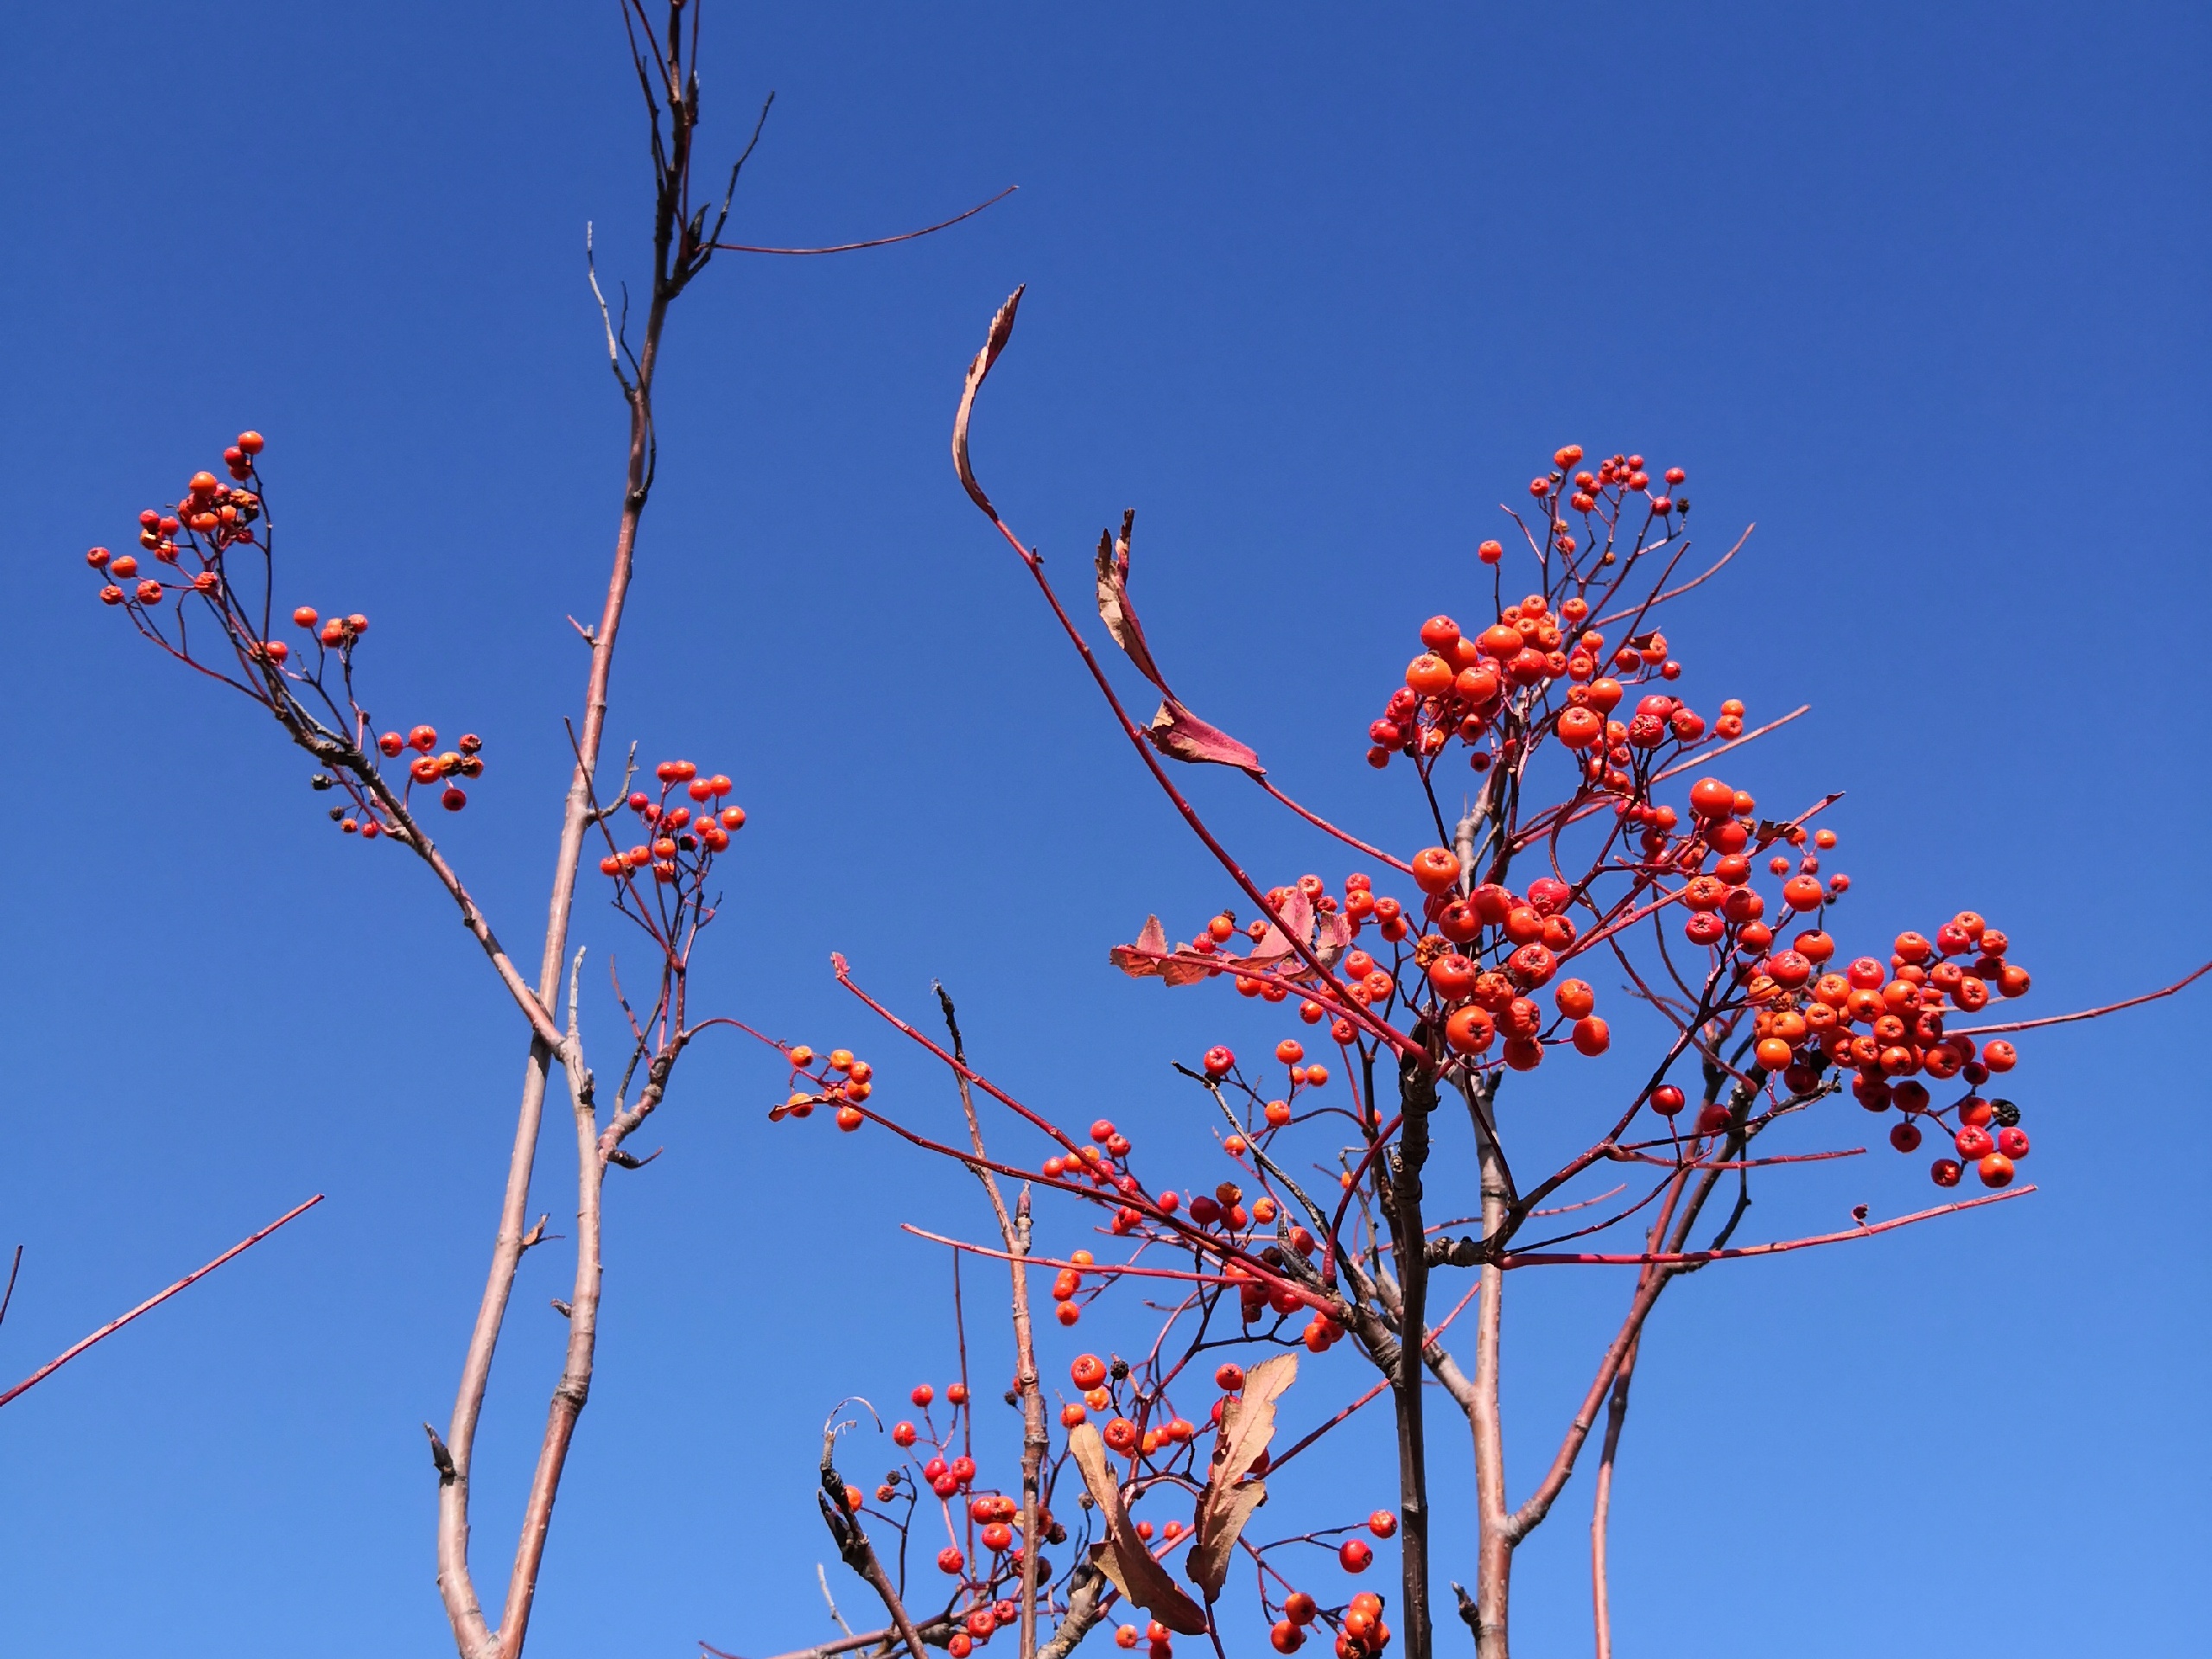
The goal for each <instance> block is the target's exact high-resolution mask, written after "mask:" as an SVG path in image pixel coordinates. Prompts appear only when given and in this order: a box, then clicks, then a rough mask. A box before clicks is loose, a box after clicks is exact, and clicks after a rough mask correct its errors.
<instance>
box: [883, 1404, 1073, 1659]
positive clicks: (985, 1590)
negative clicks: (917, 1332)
mask: <svg viewBox="0 0 2212 1659" xmlns="http://www.w3.org/2000/svg"><path fill="white" fill-rule="evenodd" d="M908 1397H909V1398H910V1399H911V1400H912V1402H913V1403H914V1405H915V1406H916V1407H917V1408H919V1409H920V1410H921V1411H922V1413H923V1414H924V1415H923V1425H922V1426H920V1427H918V1426H917V1425H916V1424H914V1423H913V1422H912V1421H901V1422H898V1423H895V1424H893V1426H892V1429H891V1439H892V1441H893V1444H894V1445H896V1446H898V1447H899V1450H901V1451H902V1452H906V1454H907V1456H906V1466H904V1467H903V1468H894V1469H893V1470H891V1471H889V1472H887V1474H886V1475H885V1476H884V1478H883V1479H882V1481H881V1482H880V1484H878V1485H877V1486H876V1489H875V1502H876V1503H878V1504H879V1505H886V1504H892V1503H898V1502H899V1501H900V1500H901V1499H902V1498H903V1499H904V1500H905V1503H906V1512H905V1514H904V1515H894V1514H892V1513H889V1512H888V1511H887V1510H878V1511H876V1513H878V1514H879V1515H880V1516H881V1517H882V1518H883V1519H885V1520H887V1521H888V1522H891V1524H892V1525H893V1526H894V1527H896V1528H897V1529H899V1531H900V1532H901V1534H902V1535H903V1534H906V1533H907V1532H908V1529H910V1528H911V1527H912V1522H913V1515H914V1510H915V1507H916V1505H917V1504H918V1503H919V1502H920V1501H921V1498H922V1495H923V1494H924V1493H925V1492H926V1493H927V1494H929V1495H930V1496H931V1497H934V1498H936V1499H937V1500H938V1504H939V1505H940V1507H941V1509H942V1511H943V1516H944V1525H945V1529H946V1533H947V1535H950V1536H952V1537H953V1538H954V1540H955V1541H953V1542H950V1543H948V1544H947V1545H946V1546H945V1547H944V1548H943V1549H940V1550H939V1551H938V1553H937V1567H938V1571H939V1572H940V1573H944V1574H945V1575H946V1576H948V1577H950V1578H952V1579H954V1580H957V1581H958V1588H957V1596H956V1600H955V1603H954V1605H953V1608H952V1610H951V1621H952V1630H951V1631H950V1635H949V1636H948V1637H946V1638H945V1650H946V1651H947V1652H948V1653H950V1654H951V1655H952V1656H953V1659H965V1656H966V1655H968V1654H969V1653H972V1652H974V1651H975V1649H977V1648H979V1647H982V1645H983V1644H984V1643H988V1641H989V1640H990V1639H991V1637H993V1636H995V1635H996V1634H997V1633H998V1632H999V1631H1000V1630H1005V1629H1007V1627H1008V1626H1010V1625H1012V1624H1015V1623H1016V1622H1017V1621H1018V1620H1019V1619H1020V1607H1019V1606H1018V1605H1016V1604H1015V1602H1014V1600H1013V1599H1012V1598H1011V1597H1010V1596H1008V1595H1007V1591H1008V1590H1010V1589H1014V1588H1018V1587H1019V1586H1020V1580H1021V1577H1022V1572H1023V1567H1024V1564H1025V1560H1026V1557H1027V1547H1026V1545H1025V1544H1024V1542H1023V1541H1022V1539H1021V1536H1020V1520H1021V1505H1020V1503H1019V1502H1018V1501H1017V1500H1016V1499H1014V1497H1011V1496H1010V1495H1008V1494H1007V1493H1006V1492H1003V1491H997V1490H995V1489H993V1488H990V1487H988V1486H986V1487H983V1488H982V1489H980V1490H979V1489H978V1486H977V1478H978V1477H977V1470H976V1460H975V1459H973V1458H972V1457H969V1455H967V1453H966V1452H957V1453H955V1452H953V1447H954V1446H955V1445H956V1444H957V1443H962V1442H964V1441H965V1440H967V1439H968V1438H969V1435H968V1434H967V1433H963V1430H964V1429H966V1428H968V1427H970V1423H969V1414H970V1413H971V1407H970V1405H969V1393H968V1386H967V1384H965V1383H952V1384H951V1385H950V1386H949V1387H948V1388H947V1389H945V1391H944V1397H945V1400H946V1402H947V1403H948V1404H949V1405H950V1407H951V1408H952V1416H951V1421H950V1423H949V1424H948V1425H947V1426H946V1427H945V1428H944V1430H942V1431H939V1430H938V1428H937V1426H936V1421H935V1418H934V1416H933V1415H932V1414H931V1406H932V1405H933V1404H934V1402H936V1400H937V1389H936V1388H935V1387H934V1386H932V1385H931V1384H930V1383H919V1384H918V1385H917V1386H916V1387H915V1388H914V1389H913V1390H912V1393H911V1394H910V1395H909V1396H908ZM925 1428H926V1431H927V1432H926V1433H925ZM963 1498H964V1500H965V1502H964V1503H961V1506H960V1510H958V1511H956V1510H955V1508H954V1504H955V1503H956V1502H958V1501H959V1500H962V1499H963ZM867 1502H868V1497H867V1495H866V1494H865V1493H863V1492H862V1491H861V1489H860V1488H859V1487H857V1486H848V1487H846V1488H845V1504H846V1507H847V1509H848V1510H850V1511H851V1512H853V1513H854V1514H856V1515H857V1514H860V1513H861V1512H862V1509H863V1505H864V1504H866V1503H867ZM963 1520H964V1522H965V1523H966V1524H965V1529H964V1532H965V1536H966V1538H967V1542H968V1548H965V1549H963V1548H962V1547H961V1545H960V1543H959V1541H958V1538H959V1536H960V1535H961V1529H960V1522H962V1521H963ZM1037 1533H1038V1549H1039V1555H1038V1560H1037V1580H1038V1583H1039V1586H1040V1588H1042V1589H1043V1590H1044V1591H1045V1592H1046V1600H1047V1601H1049V1600H1050V1599H1051V1586H1052V1573H1053V1568H1052V1562H1051V1560H1048V1559H1047V1558H1046V1557H1045V1556H1044V1555H1043V1554H1042V1551H1043V1549H1044V1548H1045V1547H1046V1546H1047V1545H1053V1544H1061V1543H1065V1542H1066V1541H1067V1529H1066V1528H1065V1526H1063V1525H1061V1524H1060V1522H1058V1521H1056V1520H1054V1519H1053V1518H1052V1511H1051V1510H1049V1509H1047V1508H1045V1507H1043V1506H1042V1505H1041V1504H1040V1505H1039V1510H1038V1515H1037ZM978 1545H980V1546H981V1551H980V1553H979V1554H976V1560H974V1561H973V1562H972V1563H971V1561H970V1559H969V1558H970V1554H971V1553H975V1552H976V1549H977V1546H978ZM932 1639H933V1638H932Z"/></svg>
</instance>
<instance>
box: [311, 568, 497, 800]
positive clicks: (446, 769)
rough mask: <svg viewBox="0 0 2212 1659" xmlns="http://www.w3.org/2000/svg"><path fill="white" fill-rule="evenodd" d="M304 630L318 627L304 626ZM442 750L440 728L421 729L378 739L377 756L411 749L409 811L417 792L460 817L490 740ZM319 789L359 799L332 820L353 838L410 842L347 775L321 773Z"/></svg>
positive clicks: (405, 791) (402, 796)
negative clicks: (431, 793) (464, 782)
mask: <svg viewBox="0 0 2212 1659" xmlns="http://www.w3.org/2000/svg"><path fill="white" fill-rule="evenodd" d="M314 614H315V613H314V612H312V611H308V610H307V609H306V608H305V607H302V609H301V610H300V611H299V612H296V613H294V615H295V620H296V619H297V618H298V617H299V616H301V615H305V616H307V617H308V618H310V619H312V618H313V616H314ZM301 626H302V627H306V626H312V622H311V621H310V622H303V623H302V624H301ZM376 747H377V753H378V755H380V756H382V757H383V758H384V759H385V760H399V759H401V758H402V757H403V756H404V755H405V754H406V753H408V752H409V751H410V750H412V751H413V752H414V755H415V758H414V759H413V760H410V761H408V763H407V774H406V779H405V781H404V782H403V783H402V784H401V785H400V786H399V791H398V799H399V805H400V808H401V810H403V811H404V810H407V809H408V808H409V807H410V806H411V805H412V804H413V798H414V792H415V790H416V786H417V785H421V786H422V787H423V788H424V789H426V790H430V789H435V790H436V791H438V804H439V805H440V806H442V807H443V808H444V809H445V810H447V811H448V812H458V811H460V810H461V809H462V808H464V807H466V806H467V804H468V792H467V791H466V790H464V789H462V788H461V785H460V783H459V782H458V781H457V780H458V779H463V778H480V777H482V776H483V775H484V753H483V751H484V740H483V739H482V738H480V737H479V736H477V735H476V734H475V733H474V732H464V733H462V734H461V736H460V738H459V739H458V740H456V741H455V744H454V747H452V748H450V749H448V750H446V751H445V752H444V753H441V754H433V753H431V751H432V750H433V749H435V748H436V747H438V729H437V728H436V727H435V726H416V727H414V728H411V729H410V730H409V731H408V732H406V733H405V734H401V733H398V732H385V733H383V734H379V735H378V738H377V744H376ZM370 766H371V768H372V770H373V771H374V772H377V773H378V774H379V775H380V774H381V771H382V768H381V767H378V766H376V763H375V762H374V761H372V762H370ZM308 782H309V783H310V784H311V785H314V787H315V788H316V789H319V790H323V789H342V790H344V791H346V793H347V794H348V795H349V796H351V797H352V798H353V804H352V805H351V806H350V807H344V806H341V807H334V808H333V809H332V810H331V814H330V816H331V817H332V819H333V820H334V821H335V822H336V823H337V825H338V827H339V828H340V829H342V830H343V831H345V833H346V834H347V835H349V836H350V835H354V834H357V833H358V834H359V836H360V837H361V838H362V839H363V840H364V841H374V840H375V839H376V838H377V837H378V836H392V837H394V838H395V839H397V840H403V841H404V840H405V839H406V836H407V831H406V829H404V827H403V826H402V825H401V824H400V823H399V822H398V818H397V815H396V814H392V813H391V812H389V811H387V810H386V809H385V807H384V806H383V805H382V804H381V803H379V802H378V800H376V799H375V798H372V796H371V794H370V793H369V791H367V790H366V789H365V787H364V786H363V785H362V783H361V782H360V781H358V780H357V779H355V778H353V777H352V776H349V775H348V773H347V772H345V771H338V770H334V771H331V772H317V773H315V776H314V777H312V778H310V779H308Z"/></svg>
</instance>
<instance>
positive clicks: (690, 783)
mask: <svg viewBox="0 0 2212 1659" xmlns="http://www.w3.org/2000/svg"><path fill="white" fill-rule="evenodd" d="M653 777H654V779H655V780H656V781H657V782H658V784H659V785H660V788H659V789H658V791H652V790H644V789H626V792H625V794H624V796H623V798H622V802H621V806H622V807H623V808H625V809H626V810H628V811H629V812H630V813H631V814H632V816H633V817H635V818H636V819H637V821H638V823H639V826H640V827H641V829H642V830H643V833H644V834H645V840H643V841H640V842H635V843H634V844H632V845H631V846H628V847H624V846H622V845H621V844H620V842H619V841H618V840H617V838H616V836H615V835H614V832H613V830H612V829H609V828H608V827H607V825H608V822H609V820H610V819H611V818H612V817H613V812H614V810H615V809H612V808H610V809H607V810H603V811H601V812H598V813H597V814H595V817H596V818H597V820H598V823H599V826H600V833H601V835H602V836H604V837H605V839H606V845H607V854H606V856H604V857H603V858H601V860H600V861H599V870H600V874H601V875H604V876H607V877H609V878H610V879H611V880H613V882H614V884H615V887H614V905H615V908H616V909H618V910H620V912H622V913H623V914H624V915H626V916H627V917H629V918H631V919H632V921H634V922H636V923H637V924H638V925H639V926H640V927H643V928H644V929H645V931H646V932H648V933H650V934H651V935H652V937H653V938H655V939H656V940H658V942H659V943H660V944H662V946H663V947H664V950H666V951H668V952H669V953H670V958H671V961H674V962H676V963H682V962H683V961H684V960H685V959H686V958H687V957H688V956H689V954H690V939H691V938H692V937H694V936H695V935H696V932H697V930H698V929H699V928H701V927H702V926H704V925H706V923H707V922H709V920H711V919H712V918H713V915H714V909H713V906H712V904H711V903H710V902H709V899H708V898H707V892H706V889H707V879H708V877H709V874H711V873H712V872H713V869H714V866H715V857H716V855H719V854H721V853H724V852H727V851H728V850H729V842H730V836H732V835H733V834H734V833H735V832H736V831H737V830H740V829H743V828H744V827H745V809H744V808H743V807H741V806H737V805H734V804H733V805H728V806H724V805H720V804H718V803H720V802H722V801H724V800H726V799H728V795H729V792H730V791H731V790H732V789H733V788H734V787H735V785H734V784H732V783H731V782H730V780H729V779H728V776H727V775H726V774H724V773H721V772H715V773H713V774H711V775H709V776H706V777H702V776H701V775H700V772H699V768H698V767H697V766H696V765H694V764H693V763H692V762H691V761H689V760H664V761H662V762H661V763H660V764H659V765H658V766H655V767H654V768H653ZM648 872H650V874H651V876H652V880H651V883H650V885H648V884H647V882H646V881H645V880H644V877H645V874H647V873H648Z"/></svg>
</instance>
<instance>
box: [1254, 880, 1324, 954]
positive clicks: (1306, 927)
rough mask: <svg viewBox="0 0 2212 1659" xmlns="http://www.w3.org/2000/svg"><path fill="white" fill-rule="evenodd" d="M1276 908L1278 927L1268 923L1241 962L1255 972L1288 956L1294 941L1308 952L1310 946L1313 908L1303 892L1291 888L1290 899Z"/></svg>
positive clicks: (1296, 888)
mask: <svg viewBox="0 0 2212 1659" xmlns="http://www.w3.org/2000/svg"><path fill="white" fill-rule="evenodd" d="M1277 908H1278V913H1280V914H1281V917H1282V925H1281V926H1278V925H1276V924H1274V923H1273V922H1270V923H1268V931H1266V932H1265V933H1262V935H1261V936H1260V942H1259V943H1258V944H1255V945H1254V946H1253V947H1252V951H1251V954H1250V955H1249V956H1248V957H1245V958H1244V960H1245V961H1246V962H1248V963H1250V964H1251V965H1252V966H1254V967H1255V968H1264V967H1267V966H1268V965H1269V964H1271V963H1274V962H1276V961H1278V960H1279V959H1281V957H1287V956H1288V955H1290V953H1291V951H1292V950H1293V949H1294V945H1293V944H1292V941H1293V940H1294V939H1295V940H1296V941H1297V943H1298V944H1303V945H1306V946H1307V947H1308V948H1309V949H1310V948H1311V947H1312V945H1313V905H1312V904H1311V903H1310V902H1309V901H1308V900H1307V899H1306V893H1305V890H1304V889H1303V888H1300V887H1293V888H1292V889H1291V890H1290V897H1289V898H1287V899H1284V900H1283V902H1282V903H1281V906H1278V907H1277ZM1284 927H1287V928H1288V929H1289V930H1290V931H1289V932H1288V933H1287V934H1286V933H1285V932H1284V931H1283V928H1284ZM1299 966H1300V967H1301V968H1302V967H1304V966H1305V963H1303V962H1300V964H1299Z"/></svg>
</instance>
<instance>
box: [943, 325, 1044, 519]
mask: <svg viewBox="0 0 2212 1659" xmlns="http://www.w3.org/2000/svg"><path fill="white" fill-rule="evenodd" d="M1027 286H1028V284H1027V283H1023V284H1022V287H1021V288H1017V289H1014V292H1013V293H1011V294H1009V295H1008V296H1007V302H1006V303H1005V304H1004V305H1002V306H1001V307H999V309H998V315H996V316H995V317H993V318H992V319H991V332H990V334H989V335H988V337H987V338H986V339H985V340H984V341H983V349H982V351H980V352H978V353H976V360H975V361H974V362H972V363H970V364H969V365H968V383H967V385H965V386H963V388H962V389H961V392H960V412H959V413H958V414H957V415H955V416H953V417H952V466H953V470H954V471H956V472H957V473H958V474H960V483H961V487H962V488H963V489H965V490H966V491H967V492H968V497H969V499H970V500H972V501H973V502H975V504H976V505H977V506H979V507H981V508H982V510H983V511H984V512H986V513H988V515H989V516H990V518H992V520H993V521H994V522H995V521H996V520H997V518H998V516H999V514H998V509H997V508H995V507H994V506H993V505H991V498H990V497H988V495H985V494H984V493H983V486H982V485H980V484H978V483H977V482H976V471H975V468H974V467H970V466H969V464H968V417H969V416H970V415H972V414H973V413H974V412H975V409H976V393H977V392H978V391H982V388H983V377H984V376H985V375H988V373H990V372H991V365H992V364H994V363H995V362H997V361H998V360H999V353H1001V352H1002V351H1004V350H1005V349H1006V343H1007V340H1011V339H1013V338H1014V313H1015V312H1016V311H1017V310H1019V309H1020V306H1021V296H1022V290H1023V289H1026V288H1027Z"/></svg>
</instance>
